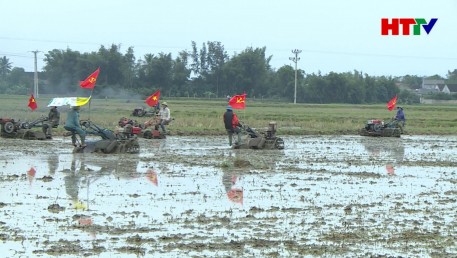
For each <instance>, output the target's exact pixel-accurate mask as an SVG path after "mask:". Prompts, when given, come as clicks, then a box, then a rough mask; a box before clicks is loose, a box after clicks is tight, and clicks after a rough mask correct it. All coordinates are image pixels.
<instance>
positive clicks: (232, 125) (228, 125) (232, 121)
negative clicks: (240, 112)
mask: <svg viewBox="0 0 457 258" xmlns="http://www.w3.org/2000/svg"><path fill="white" fill-rule="evenodd" d="M224 125H225V129H226V130H227V134H228V137H229V145H230V146H232V137H233V134H234V133H236V135H237V141H236V142H235V145H240V144H241V134H240V133H241V129H240V127H241V124H240V121H239V120H238V117H237V116H236V114H235V113H234V112H233V109H232V106H230V105H228V106H227V111H225V113H224Z"/></svg>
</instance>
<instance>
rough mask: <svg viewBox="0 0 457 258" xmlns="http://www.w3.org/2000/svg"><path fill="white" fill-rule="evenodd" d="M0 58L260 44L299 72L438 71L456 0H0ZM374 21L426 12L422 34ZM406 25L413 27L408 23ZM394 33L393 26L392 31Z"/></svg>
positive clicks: (449, 56)
mask: <svg viewBox="0 0 457 258" xmlns="http://www.w3.org/2000/svg"><path fill="white" fill-rule="evenodd" d="M0 6H1V10H2V11H1V15H0V32H1V33H0V57H3V56H6V57H7V58H8V59H9V60H10V62H11V63H12V66H13V67H22V68H24V69H25V70H26V71H34V54H33V52H32V51H39V52H38V53H37V67H38V70H39V71H41V70H42V69H43V66H44V61H43V59H44V57H45V56H44V54H45V53H47V52H48V51H51V50H53V49H59V50H66V49H71V50H72V51H79V52H81V53H86V52H87V53H89V52H96V51H98V49H99V48H100V46H102V45H103V46H105V47H107V48H109V47H110V46H111V45H112V44H115V45H120V46H121V48H120V52H121V53H123V54H125V53H126V51H127V48H128V47H133V50H134V53H135V56H136V59H137V60H138V59H143V57H144V55H145V54H158V53H166V54H168V53H171V54H172V58H175V57H176V56H177V53H178V52H180V51H183V50H188V51H191V50H192V47H191V42H192V41H195V42H196V44H197V46H198V48H199V49H200V48H201V46H202V44H203V43H206V42H208V41H218V42H221V44H222V45H223V46H224V49H225V50H226V51H227V54H228V55H229V56H231V57H232V56H233V55H235V54H239V53H241V52H242V51H243V50H245V49H246V48H248V47H252V48H262V47H265V48H266V55H267V56H272V59H271V62H270V65H271V66H272V67H273V68H274V69H279V68H280V67H282V66H284V65H292V66H293V67H295V63H294V62H293V61H291V60H290V58H292V57H295V54H293V53H292V50H294V49H298V50H301V52H300V53H299V55H298V58H299V60H298V62H297V63H296V65H297V68H298V69H301V70H303V71H304V72H305V73H306V74H312V73H319V72H320V73H322V74H328V73H329V72H337V73H342V72H352V71H354V70H357V71H359V72H363V73H366V74H368V75H372V76H382V75H385V76H403V75H417V76H432V75H436V74H438V75H441V76H446V75H447V73H448V71H453V70H454V69H457V33H456V30H457V29H456V24H457V15H456V14H457V1H455V0H436V1H417V0H402V1H398V0H382V1H379V0H373V1H366V0H345V1H341V0H281V1H279V0H277V1H270V0H230V1H221V0H193V1H188V0H175V1H163V0H162V1H157V0H130V1H121V0H98V1H97V0H78V1H70V0H41V1H36V0H0ZM382 18H389V19H392V18H424V19H425V20H426V21H427V22H429V21H430V19H432V18H438V21H437V22H436V24H435V25H434V27H433V28H432V30H431V31H430V33H429V34H427V33H426V32H425V31H424V29H422V30H421V35H417V36H414V35H410V36H403V35H400V36H391V35H389V36H382V35H381V19H382ZM411 30H412V27H411ZM400 33H401V29H400Z"/></svg>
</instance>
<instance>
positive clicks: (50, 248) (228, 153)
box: [0, 136, 457, 257]
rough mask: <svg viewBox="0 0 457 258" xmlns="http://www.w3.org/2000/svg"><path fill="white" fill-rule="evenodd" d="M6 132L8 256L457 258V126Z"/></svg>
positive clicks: (0, 166)
mask: <svg viewBox="0 0 457 258" xmlns="http://www.w3.org/2000/svg"><path fill="white" fill-rule="evenodd" d="M283 139H284V140H285V150H281V151H278V150H273V151H271V150H270V151H263V150H232V149H230V148H229V146H228V144H227V139H226V137H210V138H208V137H174V136H170V137H168V139H165V140H146V139H141V140H140V145H141V153H140V154H136V155H128V154H125V155H110V156H107V155H103V154H88V153H85V154H72V148H71V145H70V139H69V138H54V139H53V140H50V141H27V140H12V139H0V149H1V157H0V196H1V197H0V214H1V216H0V240H1V243H2V244H1V245H0V253H1V254H2V256H4V257H31V256H33V257H50V256H59V257H75V256H80V257H81V256H85V257H92V256H93V257H285V256H293V257H303V256H309V257H354V256H358V257H360V256H364V257H369V256H374V257H456V256H457V246H456V242H457V213H456V211H457V168H456V167H457V163H456V160H457V137H454V136H451V137H450V136H402V138H401V139H398V138H369V137H368V138H364V137H361V136H306V137H304V136H303V137H296V136H293V137H292V136H291V137H287V136H286V137H283Z"/></svg>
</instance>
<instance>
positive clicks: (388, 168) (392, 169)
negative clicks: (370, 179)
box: [386, 164, 395, 176]
mask: <svg viewBox="0 0 457 258" xmlns="http://www.w3.org/2000/svg"><path fill="white" fill-rule="evenodd" d="M386 171H387V174H389V175H390V176H393V175H395V167H394V165H392V164H387V165H386Z"/></svg>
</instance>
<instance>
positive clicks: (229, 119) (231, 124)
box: [224, 110, 240, 130]
mask: <svg viewBox="0 0 457 258" xmlns="http://www.w3.org/2000/svg"><path fill="white" fill-rule="evenodd" d="M224 125H225V129H227V130H229V129H235V128H236V127H237V126H239V125H240V121H239V120H238V117H237V116H236V114H235V113H233V111H231V110H227V111H226V112H225V113H224Z"/></svg>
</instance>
